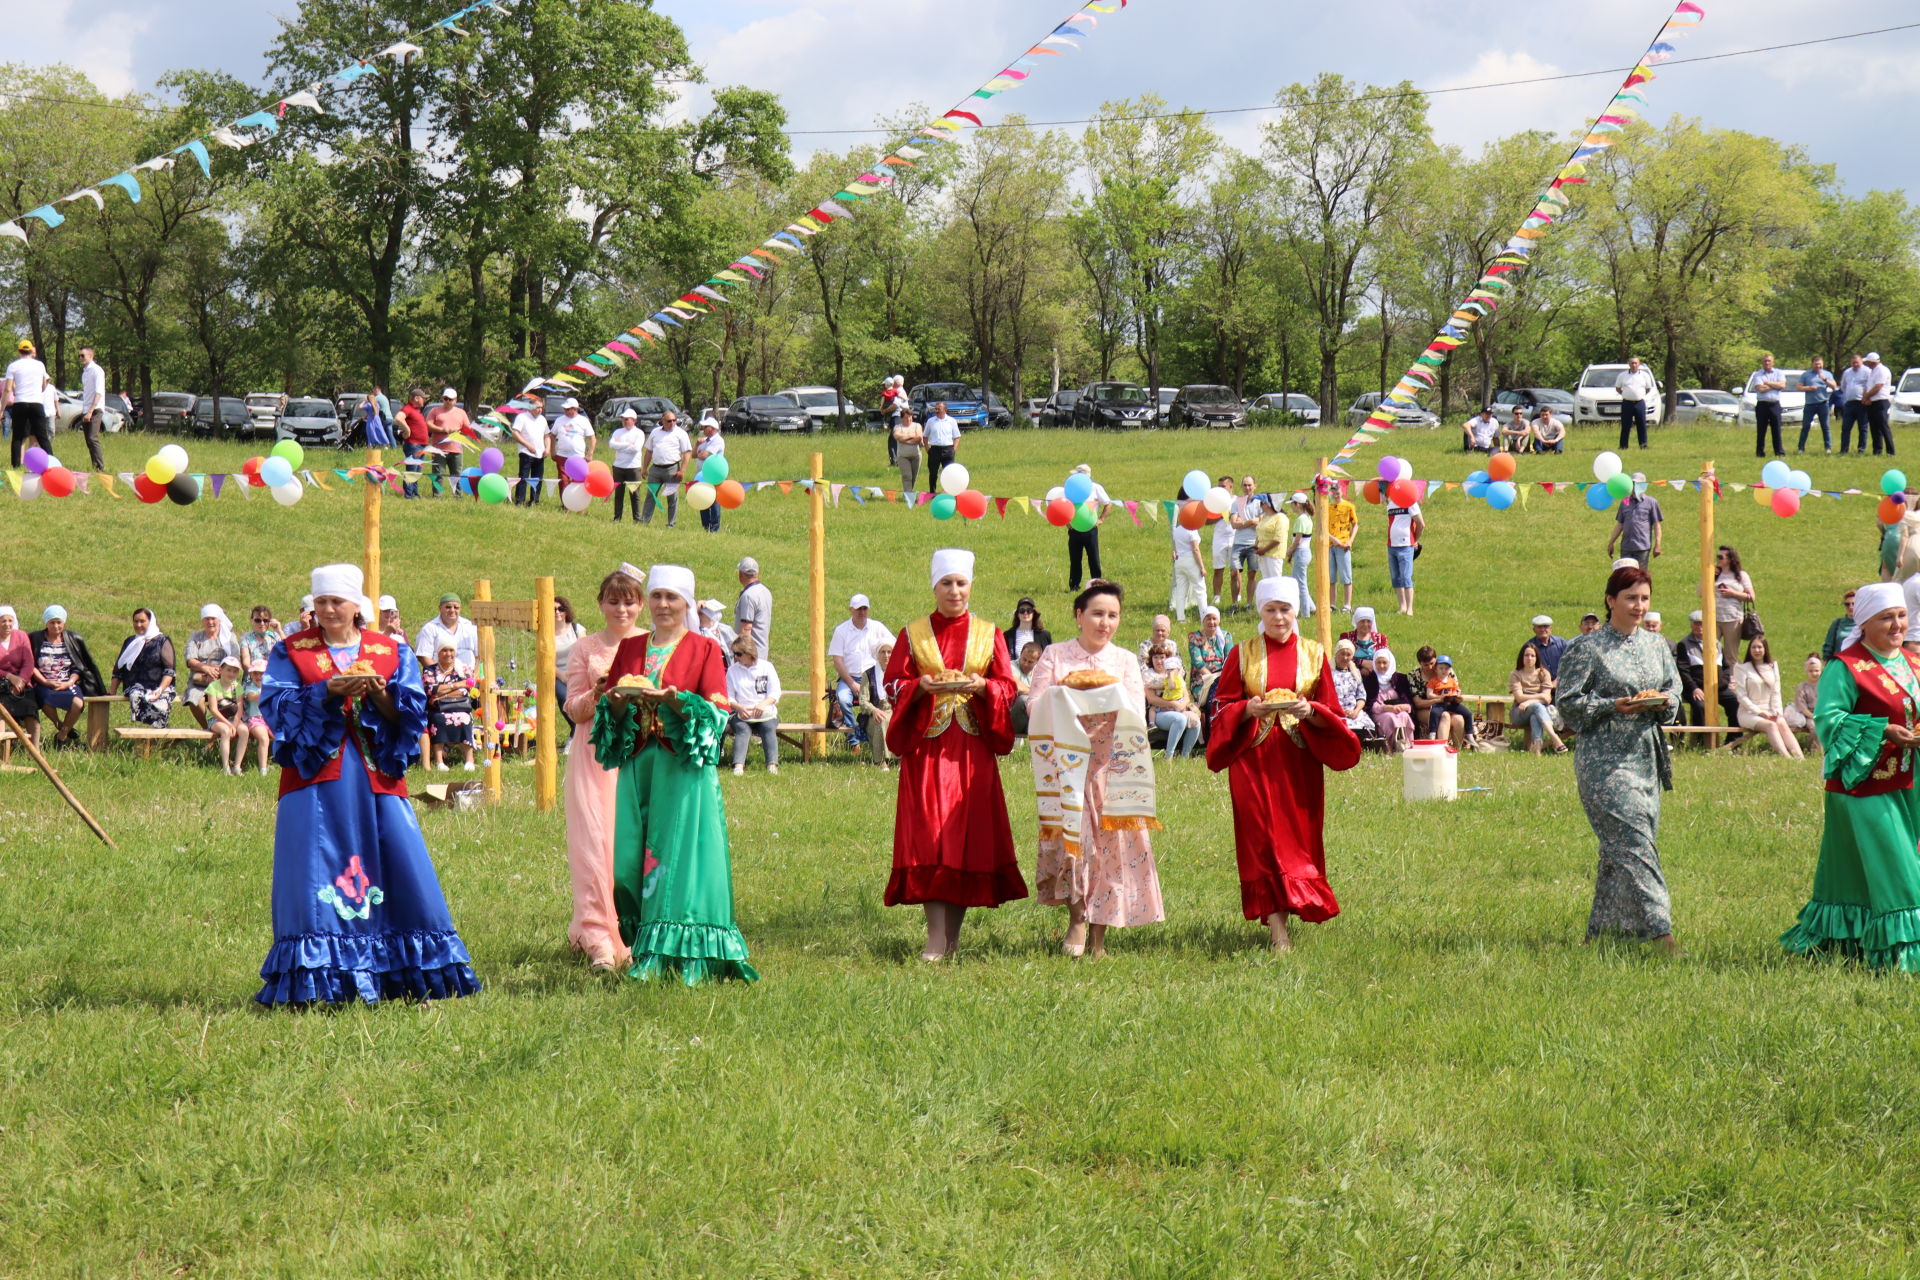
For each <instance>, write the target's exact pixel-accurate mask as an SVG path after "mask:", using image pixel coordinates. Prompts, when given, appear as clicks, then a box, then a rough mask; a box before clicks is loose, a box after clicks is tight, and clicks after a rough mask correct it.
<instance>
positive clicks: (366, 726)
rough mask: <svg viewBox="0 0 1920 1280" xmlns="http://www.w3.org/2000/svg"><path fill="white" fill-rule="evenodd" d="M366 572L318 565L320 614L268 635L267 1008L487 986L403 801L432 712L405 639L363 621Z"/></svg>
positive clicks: (264, 705) (466, 991)
mask: <svg viewBox="0 0 1920 1280" xmlns="http://www.w3.org/2000/svg"><path fill="white" fill-rule="evenodd" d="M361 587H362V578H361V574H360V570H359V569H358V568H357V567H355V566H353V565H343V564H336V565H327V566H325V567H323V568H319V569H315V570H314V571H313V601H314V625H313V626H312V627H311V628H309V629H306V630H301V631H296V632H294V633H293V634H292V635H290V636H288V637H287V638H286V639H284V640H282V641H280V642H279V643H278V644H275V645H274V646H273V652H272V655H271V656H270V657H269V658H268V660H267V674H266V680H265V682H264V685H263V687H262V690H261V694H260V714H261V715H262V716H263V717H265V719H266V722H267V726H268V728H270V729H271V730H272V731H273V754H274V759H275V760H276V761H277V762H278V763H279V764H280V766H281V769H280V804H279V813H278V816H277V818H276V820H275V824H274V833H273V935H274V941H273V948H272V950H270V951H268V952H267V959H266V963H265V964H263V965H261V966H260V977H261V978H262V980H264V982H265V984H266V985H265V986H263V987H262V988H261V989H260V994H259V995H258V996H256V997H254V998H255V999H256V1000H258V1001H259V1002H260V1003H261V1004H267V1005H277V1004H342V1003H347V1002H350V1001H353V1000H364V1001H366V1002H367V1003H368V1004H375V1003H377V1002H378V1001H380V1000H382V999H384V998H386V997H388V996H411V997H414V998H416V999H421V1000H431V999H440V998H446V997H452V996H465V995H472V994H473V993H474V992H476V991H478V990H479V989H480V982H479V980H478V979H477V978H475V977H474V973H473V967H472V964H471V962H470V958H469V957H468V955H467V948H466V945H465V944H464V943H462V942H461V941H460V935H459V934H458V933H457V932H455V931H454V927H453V920H452V919H451V918H450V917H449V916H448V914H447V903H446V899H445V898H444V897H443V896H442V895H441V893H440V882H439V880H438V878H437V877H436V876H435V875H434V871H433V862H432V860H431V859H429V858H428V856H427V846H426V841H425V840H424V839H423V838H422V837H421V834H420V824H419V823H418V822H417V821H416V820H415V819H414V816H413V808H412V806H411V805H410V804H408V803H407V784H406V780H405V777H404V775H405V773H406V771H407V767H408V766H409V765H411V764H413V763H414V762H415V761H417V760H418V759H419V757H420V748H419V743H420V735H421V733H422V731H423V730H424V729H425V728H426V723H427V699H426V693H425V691H424V690H423V689H422V688H421V684H420V668H419V665H418V664H417V663H416V662H415V661H414V658H413V654H412V652H411V651H410V650H409V649H408V648H407V645H406V642H405V641H403V640H395V639H393V638H392V637H390V636H385V635H382V634H380V633H379V632H376V631H362V630H361V625H362V623H361V619H362V618H364V617H367V616H370V615H371V614H372V609H371V607H370V606H369V604H368V602H367V600H366V598H365V596H364V595H363V594H362V592H361Z"/></svg>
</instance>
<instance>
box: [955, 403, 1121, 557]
mask: <svg viewBox="0 0 1920 1280" xmlns="http://www.w3.org/2000/svg"><path fill="white" fill-rule="evenodd" d="M921 429H922V430H923V431H925V433H926V436H927V474H928V475H929V476H932V477H933V482H934V485H935V486H936V487H937V486H938V485H939V483H940V469H941V468H942V467H944V466H946V465H947V464H948V463H949V462H952V461H953V459H954V454H955V453H956V452H957V451H958V449H959V446H960V423H959V421H958V420H957V419H955V418H954V417H953V416H952V415H950V414H949V413H948V412H947V402H946V401H945V400H942V401H939V402H938V403H937V404H935V405H934V406H933V416H932V417H931V418H928V419H927V420H926V421H925V422H924V423H922V424H921ZM1095 576H1096V577H1097V576H1098V575H1097V574H1096V575H1095Z"/></svg>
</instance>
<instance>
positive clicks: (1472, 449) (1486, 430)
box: [1460, 405, 1500, 453]
mask: <svg viewBox="0 0 1920 1280" xmlns="http://www.w3.org/2000/svg"><path fill="white" fill-rule="evenodd" d="M1499 438H1500V419H1499V418H1498V417H1497V416H1496V415H1495V414H1494V412H1493V406H1492V405H1488V406H1486V407H1485V408H1483V409H1481V410H1480V412H1479V413H1476V414H1474V415H1473V416H1472V417H1471V418H1468V419H1467V423H1466V425H1465V426H1463V427H1461V428H1460V443H1461V446H1462V447H1463V448H1464V449H1465V451H1466V452H1468V453H1492V452H1493V446H1494V442H1495V441H1497V440H1498V439H1499Z"/></svg>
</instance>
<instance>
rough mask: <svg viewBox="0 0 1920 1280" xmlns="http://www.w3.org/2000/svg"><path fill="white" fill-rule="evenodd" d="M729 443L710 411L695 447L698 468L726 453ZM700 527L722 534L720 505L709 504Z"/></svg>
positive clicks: (702, 417) (702, 416) (701, 423)
mask: <svg viewBox="0 0 1920 1280" xmlns="http://www.w3.org/2000/svg"><path fill="white" fill-rule="evenodd" d="M726 451H727V442H726V439H725V437H723V436H722V435H721V434H720V420H719V419H718V418H716V417H714V416H713V410H711V409H709V410H707V411H706V412H705V413H703V414H701V415H700V439H699V440H697V441H696V442H695V443H694V446H693V460H694V464H695V465H696V466H703V465H705V463H706V461H707V459H708V458H717V457H720V456H721V455H723V454H724V453H726ZM700 527H701V528H702V529H705V530H706V531H707V532H708V533H718V532H720V504H719V503H717V502H714V503H709V504H708V506H707V509H706V510H705V511H702V512H701V513H700Z"/></svg>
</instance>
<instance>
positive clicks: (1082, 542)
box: [934, 405, 1113, 591]
mask: <svg viewBox="0 0 1920 1280" xmlns="http://www.w3.org/2000/svg"><path fill="white" fill-rule="evenodd" d="M941 407H942V408H945V407H946V406H944V405H942V406H941ZM939 474H940V472H939V471H938V470H935V471H934V475H936V476H937V475H939ZM1073 474H1074V475H1080V476H1086V477H1087V478H1088V479H1089V480H1092V479H1093V468H1092V467H1089V466H1088V465H1087V464H1086V463H1084V462H1083V463H1081V464H1080V465H1079V466H1077V467H1075V468H1074V469H1073ZM1087 501H1088V502H1091V503H1092V504H1093V509H1094V511H1095V513H1096V514H1095V515H1094V517H1093V528H1091V529H1087V530H1085V531H1084V532H1083V531H1082V530H1079V529H1076V528H1074V527H1073V526H1072V525H1068V526H1067V590H1069V591H1078V590H1079V589H1080V562H1081V560H1082V559H1083V558H1084V559H1085V561H1086V564H1087V568H1088V570H1089V571H1090V572H1091V573H1092V575H1093V576H1094V577H1096V578H1099V577H1102V576H1104V575H1103V574H1101V572H1100V525H1101V522H1102V521H1104V520H1105V519H1106V518H1107V508H1108V507H1109V506H1111V505H1112V504H1113V499H1112V498H1110V497H1108V496H1107V491H1106V490H1105V489H1104V488H1102V487H1101V485H1100V482H1099V481H1097V480H1094V481H1093V494H1092V496H1090V497H1089V498H1088V499H1087Z"/></svg>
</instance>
